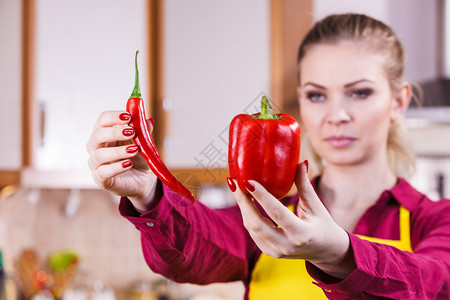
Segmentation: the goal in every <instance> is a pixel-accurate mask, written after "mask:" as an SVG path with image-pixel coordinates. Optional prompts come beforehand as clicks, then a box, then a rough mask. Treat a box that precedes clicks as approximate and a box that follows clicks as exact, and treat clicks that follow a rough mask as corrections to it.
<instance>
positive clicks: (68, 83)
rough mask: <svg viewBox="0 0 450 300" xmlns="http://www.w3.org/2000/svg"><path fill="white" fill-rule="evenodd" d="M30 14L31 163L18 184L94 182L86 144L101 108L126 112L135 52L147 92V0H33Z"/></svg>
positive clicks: (131, 83) (131, 86) (132, 82)
mask: <svg viewBox="0 0 450 300" xmlns="http://www.w3.org/2000/svg"><path fill="white" fill-rule="evenodd" d="M35 18H36V19H35V20H36V27H35V29H34V31H35V47H34V49H35V53H34V55H33V56H34V70H35V72H34V74H33V78H34V82H33V85H32V86H33V87H34V91H33V101H32V102H33V104H32V105H33V113H34V115H33V126H32V128H33V132H32V136H33V142H32V147H33V149H32V155H33V159H32V161H33V165H32V166H31V168H29V169H27V170H25V172H24V176H23V179H24V181H25V185H26V184H29V185H33V184H34V183H36V184H37V185H43V186H45V185H50V186H53V185H56V186H59V185H60V183H58V182H64V184H63V185H67V184H69V185H70V184H71V182H72V183H73V185H77V184H78V185H80V186H85V185H87V186H90V185H93V183H92V179H91V176H90V172H89V170H88V167H87V159H88V155H87V152H86V149H85V145H86V142H87V140H88V138H89V135H90V133H91V131H92V128H93V126H94V123H95V121H96V119H97V117H98V115H99V114H100V113H101V112H102V111H105V110H124V109H125V105H126V100H127V99H128V97H129V95H130V94H131V91H132V88H133V85H134V54H135V51H136V50H139V51H140V55H139V59H138V60H139V67H140V75H141V87H142V89H143V94H144V95H145V94H146V92H147V85H146V82H147V71H148V70H147V43H148V36H147V1H146V0H134V1H127V0H114V1H110V0H96V1H89V0H77V1H71V0H63V1H61V0H35ZM55 174H56V176H55ZM46 178H48V180H47V179H46ZM45 182H47V183H45Z"/></svg>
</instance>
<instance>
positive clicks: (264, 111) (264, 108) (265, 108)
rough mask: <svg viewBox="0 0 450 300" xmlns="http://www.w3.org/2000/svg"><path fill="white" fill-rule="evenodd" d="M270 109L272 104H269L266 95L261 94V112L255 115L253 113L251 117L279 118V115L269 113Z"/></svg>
mask: <svg viewBox="0 0 450 300" xmlns="http://www.w3.org/2000/svg"><path fill="white" fill-rule="evenodd" d="M271 109H272V105H271V104H270V101H269V99H267V97H266V96H262V98H261V113H260V114H259V115H256V116H255V115H253V116H252V117H253V118H255V119H279V118H280V116H278V115H276V114H271V113H270V111H271Z"/></svg>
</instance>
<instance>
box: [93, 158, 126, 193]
mask: <svg viewBox="0 0 450 300" xmlns="http://www.w3.org/2000/svg"><path fill="white" fill-rule="evenodd" d="M132 166H133V163H132V161H131V160H129V159H126V160H121V161H117V162H114V163H111V164H104V165H101V166H99V167H98V168H97V169H95V170H94V171H93V172H92V173H93V178H94V181H95V182H96V183H97V185H99V186H100V187H102V188H104V189H106V190H109V189H110V188H111V187H112V186H113V182H114V177H115V176H117V175H119V174H122V173H124V172H126V171H128V170H130V169H131V168H132Z"/></svg>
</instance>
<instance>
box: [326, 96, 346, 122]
mask: <svg viewBox="0 0 450 300" xmlns="http://www.w3.org/2000/svg"><path fill="white" fill-rule="evenodd" d="M329 103H330V106H329V111H328V116H327V122H328V123H330V124H333V125H340V124H345V123H348V122H350V121H351V119H352V117H351V114H350V112H349V109H348V107H347V105H346V103H345V99H335V100H334V101H330V102H329Z"/></svg>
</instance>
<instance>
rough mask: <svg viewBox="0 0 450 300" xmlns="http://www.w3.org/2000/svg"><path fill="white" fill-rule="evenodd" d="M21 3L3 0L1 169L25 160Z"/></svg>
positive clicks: (0, 6)
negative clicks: (23, 145) (23, 157)
mask: <svg viewBox="0 0 450 300" xmlns="http://www.w3.org/2000/svg"><path fill="white" fill-rule="evenodd" d="M21 25H22V24H21V5H20V1H17V0H0V49H1V50H0V54H1V55H0V137H1V148H2V150H1V151H0V154H1V155H0V170H18V169H20V167H21V163H22V157H21V156H22V149H21V142H22V122H21V121H22V86H21V76H22V72H21V68H22V64H21V59H22V56H21V55H22V51H21V47H22V42H21V30H22V26H21Z"/></svg>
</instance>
